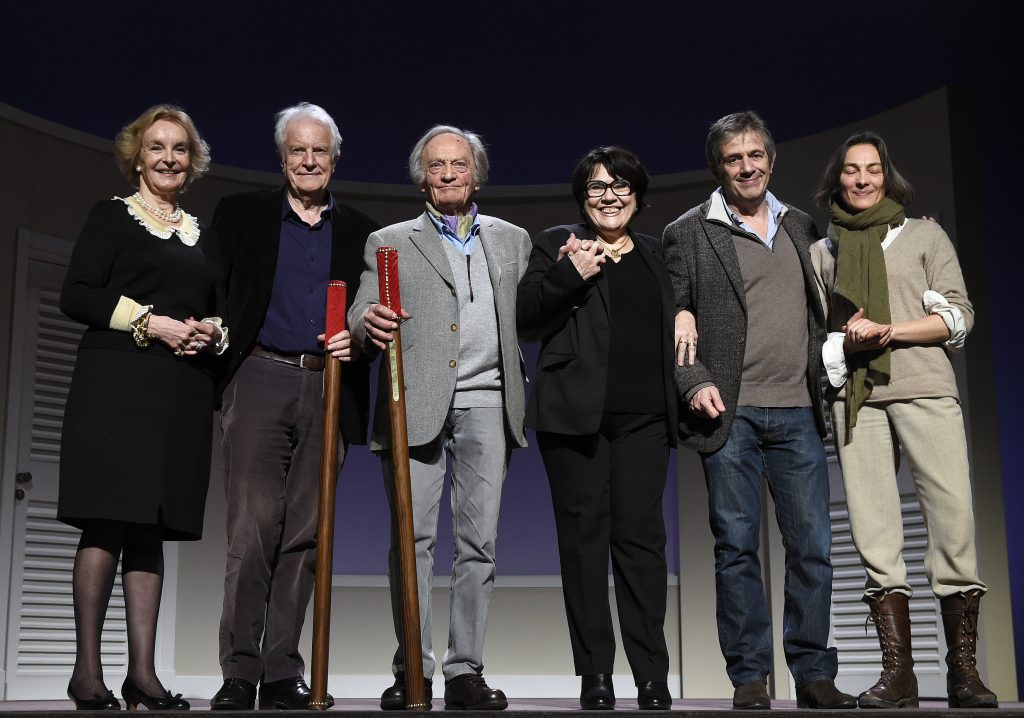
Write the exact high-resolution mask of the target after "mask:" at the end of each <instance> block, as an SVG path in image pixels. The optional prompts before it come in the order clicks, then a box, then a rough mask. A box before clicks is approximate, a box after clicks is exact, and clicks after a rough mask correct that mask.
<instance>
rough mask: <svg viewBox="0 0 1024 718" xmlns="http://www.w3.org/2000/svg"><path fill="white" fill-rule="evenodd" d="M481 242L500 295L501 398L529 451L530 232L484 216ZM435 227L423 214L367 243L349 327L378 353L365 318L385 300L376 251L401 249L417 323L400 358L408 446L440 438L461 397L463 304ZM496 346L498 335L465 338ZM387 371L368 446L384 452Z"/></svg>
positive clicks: (402, 275) (402, 282) (407, 301)
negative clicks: (524, 321)
mask: <svg viewBox="0 0 1024 718" xmlns="http://www.w3.org/2000/svg"><path fill="white" fill-rule="evenodd" d="M478 219H479V221H480V235H479V237H478V240H477V241H479V242H480V246H481V248H482V249H483V251H484V257H485V258H486V260H487V272H488V274H489V275H490V278H491V288H492V289H493V291H494V308H495V312H496V313H497V316H498V335H499V336H498V337H497V340H498V342H499V349H500V353H501V374H502V394H503V397H504V405H505V420H506V422H507V425H508V433H509V436H510V437H511V441H512V443H513V445H515V446H526V435H525V434H524V433H523V415H524V413H525V400H524V391H523V363H522V358H521V355H520V353H519V346H518V344H517V343H516V287H517V285H518V284H519V279H520V278H521V277H522V276H523V273H524V272H525V271H526V265H527V261H528V260H529V256H530V247H531V243H530V235H529V234H527V232H526V230H525V229H522V228H521V227H517V226H515V225H514V224H509V223H508V222H505V221H504V220H500V219H497V218H496V217H488V216H486V215H482V214H481V215H478ZM442 241H444V240H442V239H441V237H440V236H439V235H438V233H437V229H436V228H435V227H434V224H433V222H431V221H430V218H429V217H428V216H427V213H426V212H424V213H423V214H422V215H420V216H419V217H417V218H416V219H413V220H410V221H408V222H399V223H398V224H393V225H391V226H390V227H384V228H383V229H381V230H379V231H377V232H374V233H373V234H371V235H370V236H369V238H368V239H367V240H366V249H365V251H364V255H363V260H364V266H363V274H362V277H361V279H360V282H359V291H358V293H357V294H356V298H355V300H354V301H353V303H352V307H351V309H350V310H349V313H348V320H349V327H350V328H351V331H352V336H353V338H354V339H355V341H356V342H358V343H359V345H360V346H361V347H362V348H363V350H364V351H367V352H376V351H377V349H376V347H375V346H374V344H373V342H372V341H370V340H369V339H368V338H367V336H366V327H365V326H364V324H363V316H364V315H365V314H366V310H367V309H368V308H369V306H370V305H371V304H375V303H376V302H378V301H379V296H378V287H377V248H378V247H395V248H396V249H397V250H398V277H399V287H400V291H401V295H402V308H403V309H405V311H407V312H408V313H409V314H411V315H412V319H409V320H408V321H407V322H404V323H403V324H402V360H403V364H404V368H405V401H406V417H407V426H408V430H409V446H420V445H422V444H426V443H428V442H430V441H431V440H433V439H434V438H435V437H437V435H438V434H440V433H441V428H442V426H443V425H444V421H445V417H447V415H448V409H449V407H450V406H451V403H452V397H453V396H454V394H455V380H456V379H457V378H458V369H456V368H455V367H453V366H451V364H450V362H451V361H452V360H453V359H456V358H457V357H458V356H459V338H460V332H459V331H458V330H457V329H456V330H453V329H452V327H453V326H454V327H458V326H459V325H460V323H459V302H458V298H457V296H456V294H455V278H454V277H453V276H452V269H451V263H450V262H449V260H448V255H447V253H446V252H445V249H444V246H442V244H441V242H442ZM467 339H468V340H470V341H474V340H479V341H494V338H493V337H479V339H478V338H477V337H467ZM385 370H386V367H384V366H383V362H382V363H381V367H380V370H379V373H378V379H377V400H376V408H375V409H374V417H373V432H372V438H371V443H370V448H371V449H373V450H378V449H382V448H386V447H387V446H388V445H389V443H390V435H391V424H390V419H389V414H388V407H387V396H388V391H387V387H388V383H387V376H386V374H385Z"/></svg>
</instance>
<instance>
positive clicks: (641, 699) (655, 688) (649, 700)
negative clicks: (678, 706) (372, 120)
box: [636, 681, 672, 711]
mask: <svg viewBox="0 0 1024 718" xmlns="http://www.w3.org/2000/svg"><path fill="white" fill-rule="evenodd" d="M636 706H637V708H639V709H640V710H642V711H667V710H668V709H669V708H671V707H672V694H671V693H669V692H668V684H667V683H657V682H655V681H644V682H642V683H637V684H636Z"/></svg>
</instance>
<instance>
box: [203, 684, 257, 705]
mask: <svg viewBox="0 0 1024 718" xmlns="http://www.w3.org/2000/svg"><path fill="white" fill-rule="evenodd" d="M255 708H256V684H254V683H250V682H249V681H247V680H245V679H244V678H225V679H224V685H222V686H221V687H220V690H219V691H217V694H216V695H215V696H214V697H213V698H212V699H210V710H212V711H251V710H255Z"/></svg>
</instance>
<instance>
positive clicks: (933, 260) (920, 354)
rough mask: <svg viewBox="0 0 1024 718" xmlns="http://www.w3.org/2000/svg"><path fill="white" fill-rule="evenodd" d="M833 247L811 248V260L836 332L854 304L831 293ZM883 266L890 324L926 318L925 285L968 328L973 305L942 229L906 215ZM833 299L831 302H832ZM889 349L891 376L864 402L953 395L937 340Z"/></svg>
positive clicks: (945, 358) (828, 241)
mask: <svg viewBox="0 0 1024 718" xmlns="http://www.w3.org/2000/svg"><path fill="white" fill-rule="evenodd" d="M834 251H835V249H834V245H833V244H832V240H831V239H829V238H826V239H822V240H820V241H818V242H816V243H815V244H814V245H813V246H812V247H811V263H812V265H813V266H814V273H815V277H816V279H817V282H818V292H819V294H820V296H821V303H822V306H823V307H825V312H826V314H827V315H828V329H829V331H830V332H838V331H842V327H843V325H844V324H845V323H846V321H847V319H849V317H850V316H851V315H852V314H853V313H854V312H855V311H856V307H851V306H850V305H849V303H848V302H846V301H845V300H842V299H839V298H834V297H833V296H832V288H833V287H834V286H835V273H836V260H835V254H834ZM885 269H886V275H887V277H888V280H889V305H890V308H891V310H892V321H893V323H894V324H895V323H897V322H906V321H910V320H912V319H919V318H922V317H926V316H928V314H929V312H928V311H927V310H926V309H925V307H924V301H923V296H924V293H925V292H926V291H927V290H929V289H930V290H932V291H935V292H938V293H939V294H941V295H942V296H943V297H944V298H945V299H946V301H947V302H948V303H949V304H950V305H952V306H953V307H956V308H957V309H959V310H960V312H961V314H962V315H963V319H964V323H965V328H966V330H967V332H970V330H971V328H972V326H973V325H974V308H973V307H972V306H971V302H970V300H969V299H968V298H967V289H966V287H965V286H964V278H963V274H962V273H961V272H960V263H959V262H958V261H957V258H956V251H955V250H954V249H953V245H952V243H951V242H950V241H949V237H948V236H947V235H946V233H945V232H944V231H943V229H942V227H940V226H939V225H937V224H935V223H934V222H930V221H927V220H919V219H908V220H907V221H906V224H905V225H904V227H903V228H902V229H901V231H900V232H899V234H898V235H896V237H895V239H893V242H892V244H890V245H889V246H888V247H887V248H886V249H885ZM833 299H836V300H837V301H836V304H835V305H834V306H833V305H832V301H833ZM891 347H892V366H891V372H892V378H891V379H890V381H889V383H888V384H886V385H882V386H876V387H875V388H874V390H873V391H872V392H871V398H870V399H868V404H880V403H883V402H888V401H904V400H909V399H921V398H929V397H944V396H951V397H953V398H955V399H959V394H958V392H957V388H956V379H955V377H954V375H953V367H952V365H951V364H950V362H949V357H948V356H947V355H946V349H945V348H944V346H943V344H941V343H939V344H927V345H923V344H918V345H911V344H892V345H891ZM845 393H846V392H845V388H843V389H840V390H839V393H838V398H843V397H844V396H845Z"/></svg>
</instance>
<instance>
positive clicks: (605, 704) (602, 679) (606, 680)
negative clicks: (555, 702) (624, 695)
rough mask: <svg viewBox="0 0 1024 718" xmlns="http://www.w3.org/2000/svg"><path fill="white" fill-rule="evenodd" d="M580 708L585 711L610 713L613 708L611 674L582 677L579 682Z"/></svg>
mask: <svg viewBox="0 0 1024 718" xmlns="http://www.w3.org/2000/svg"><path fill="white" fill-rule="evenodd" d="M580 707H581V708H582V709H583V710H585V711H610V710H611V709H612V708H614V707H615V688H614V687H613V686H612V674H611V673H595V674H593V675H589V676H583V678H582V680H581V681H580Z"/></svg>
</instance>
